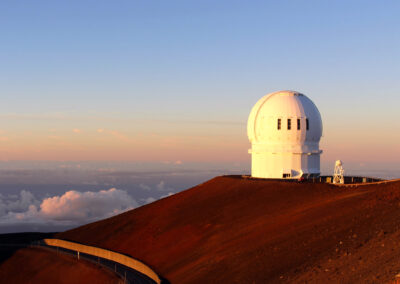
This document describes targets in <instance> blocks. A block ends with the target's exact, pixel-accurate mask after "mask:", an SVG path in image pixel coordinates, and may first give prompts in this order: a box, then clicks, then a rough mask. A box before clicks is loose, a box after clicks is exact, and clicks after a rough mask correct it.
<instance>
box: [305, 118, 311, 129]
mask: <svg viewBox="0 0 400 284" xmlns="http://www.w3.org/2000/svg"><path fill="white" fill-rule="evenodd" d="M306 129H307V130H308V129H310V124H309V123H308V118H306Z"/></svg>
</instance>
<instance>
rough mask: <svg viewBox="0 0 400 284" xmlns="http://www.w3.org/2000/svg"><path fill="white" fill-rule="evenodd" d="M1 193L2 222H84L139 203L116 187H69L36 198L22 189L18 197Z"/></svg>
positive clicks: (0, 212) (108, 215)
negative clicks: (60, 191) (76, 188)
mask: <svg viewBox="0 0 400 284" xmlns="http://www.w3.org/2000/svg"><path fill="white" fill-rule="evenodd" d="M9 198H10V196H8V200H7V197H5V196H4V195H0V224H15V223H18V222H20V223H22V222H24V223H53V224H57V223H60V224H74V225H81V224H84V223H88V222H92V221H95V220H99V219H103V218H107V217H110V216H113V215H117V214H119V213H122V212H125V211H127V210H130V209H133V208H135V207H137V206H138V204H137V202H136V201H135V200H134V199H133V198H132V197H130V195H129V194H128V193H127V192H126V191H124V190H119V189H115V188H111V189H108V190H101V191H98V192H93V191H86V192H79V191H74V190H70V191H67V192H65V193H64V194H63V195H60V196H53V197H49V198H45V199H43V200H42V201H41V202H40V201H38V200H36V199H35V197H34V196H33V194H32V193H31V192H29V191H21V193H20V197H19V199H17V200H10V199H9Z"/></svg>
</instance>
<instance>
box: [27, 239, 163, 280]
mask: <svg viewBox="0 0 400 284" xmlns="http://www.w3.org/2000/svg"><path fill="white" fill-rule="evenodd" d="M31 246H32V247H40V248H42V249H46V250H49V251H52V252H56V253H57V254H64V255H69V256H72V257H74V258H76V259H77V260H80V259H84V260H86V261H89V262H91V263H94V264H96V265H99V266H102V267H104V268H105V269H107V270H109V271H111V272H113V273H115V275H116V276H117V277H118V278H119V281H118V283H124V284H125V283H126V284H130V283H135V284H136V283H140V284H142V283H143V284H155V283H157V282H156V281H154V280H153V279H151V278H150V277H148V276H147V275H145V274H143V273H140V272H139V271H137V270H135V269H133V268H131V267H128V266H126V265H123V264H121V263H118V262H116V261H113V260H110V259H107V258H104V257H100V256H95V255H91V254H88V253H84V252H81V251H79V250H75V249H71V248H65V247H60V246H52V245H48V244H47V243H46V242H45V240H40V241H35V242H33V243H32V244H31Z"/></svg>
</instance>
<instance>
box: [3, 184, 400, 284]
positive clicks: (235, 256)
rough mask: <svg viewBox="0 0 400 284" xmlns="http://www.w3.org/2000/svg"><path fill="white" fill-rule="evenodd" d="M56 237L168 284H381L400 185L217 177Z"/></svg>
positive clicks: (396, 239) (396, 229)
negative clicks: (127, 260) (136, 265)
mask: <svg viewBox="0 0 400 284" xmlns="http://www.w3.org/2000/svg"><path fill="white" fill-rule="evenodd" d="M56 237H57V238H62V239H67V240H72V241H77V242H81V243H85V244H89V245H94V246H99V247H103V248H106V249H110V250H114V251H118V252H121V253H125V254H129V255H131V256H133V257H135V258H137V259H140V260H142V261H143V262H145V263H146V264H148V265H150V266H151V267H152V268H154V270H155V271H156V272H157V273H159V275H161V276H162V277H164V278H166V279H167V280H169V281H170V282H171V283H226V282H234V283H279V282H285V283H287V282H290V283H305V282H311V283H327V282H331V283H337V282H340V283H357V282H362V283H377V282H378V283H382V282H388V281H390V280H393V279H394V278H395V275H396V274H397V273H398V272H400V182H391V183H387V184H379V185H363V186H356V187H338V186H334V185H330V184H312V183H297V182H285V181H272V180H257V179H244V178H239V177H217V178H214V179H212V180H210V181H208V182H206V183H204V184H201V185H199V186H196V187H194V188H192V189H189V190H186V191H183V192H181V193H179V194H176V195H173V196H171V197H168V198H165V199H162V200H159V201H156V202H154V203H151V204H149V205H146V206H143V207H140V208H138V209H135V210H132V211H129V212H126V213H124V214H121V215H118V216H115V217H112V218H109V219H106V220H102V221H99V222H95V223H91V224H88V225H85V226H82V227H79V228H76V229H73V230H70V231H67V232H64V233H60V234H58V235H56ZM8 262H9V261H6V262H5V264H7V263H8ZM3 265H4V264H3ZM1 268H2V266H0V269H1Z"/></svg>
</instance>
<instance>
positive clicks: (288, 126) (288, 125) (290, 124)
mask: <svg viewBox="0 0 400 284" xmlns="http://www.w3.org/2000/svg"><path fill="white" fill-rule="evenodd" d="M287 129H288V130H290V129H292V120H291V119H290V118H288V120H287Z"/></svg>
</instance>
